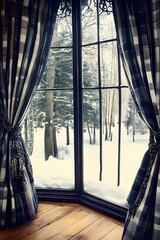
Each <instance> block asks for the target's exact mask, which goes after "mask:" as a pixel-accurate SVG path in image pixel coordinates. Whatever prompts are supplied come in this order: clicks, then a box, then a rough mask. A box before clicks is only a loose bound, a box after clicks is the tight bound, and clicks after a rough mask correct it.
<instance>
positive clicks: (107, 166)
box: [31, 128, 148, 205]
mask: <svg viewBox="0 0 160 240" xmlns="http://www.w3.org/2000/svg"><path fill="white" fill-rule="evenodd" d="M71 133H72V132H71ZM72 135H73V133H72ZM117 135H118V134H117V129H116V128H114V129H113V141H111V142H110V141H107V142H103V154H102V155H103V172H102V181H99V144H98V143H97V144H95V145H90V144H89V143H88V142H89V141H88V133H85V134H84V189H85V191H86V192H88V193H90V194H92V195H94V196H97V197H100V198H102V199H105V200H109V201H112V202H115V203H117V204H120V205H125V204H126V198H127V195H128V193H129V190H130V188H131V185H132V183H133V180H134V178H135V175H136V172H137V170H138V167H139V165H140V163H141V160H142V157H143V155H144V152H145V151H146V150H147V145H148V135H147V134H146V135H138V134H137V135H136V136H135V139H136V141H135V142H133V141H132V137H131V136H130V135H127V134H126V129H122V144H121V147H122V149H121V164H120V166H121V171H120V173H121V174H120V186H117V172H118V171H117V168H118V144H117V143H118V142H117V141H118V139H117V138H116V136H117ZM97 138H98V137H97ZM43 140H44V133H43V129H38V130H35V134H34V151H33V154H32V156H31V162H32V166H33V173H34V180H35V185H36V187H40V188H41V187H42V188H53V189H56V188H58V189H74V145H73V136H72V137H71V144H70V145H69V146H66V145H65V131H63V130H61V131H60V133H57V142H58V148H59V159H56V158H53V157H51V156H50V158H49V159H48V161H45V160H44V141H43ZM97 142H98V140H97Z"/></svg>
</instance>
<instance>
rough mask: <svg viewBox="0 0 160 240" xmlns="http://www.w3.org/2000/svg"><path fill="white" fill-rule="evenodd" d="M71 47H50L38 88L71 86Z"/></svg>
mask: <svg viewBox="0 0 160 240" xmlns="http://www.w3.org/2000/svg"><path fill="white" fill-rule="evenodd" d="M72 87H73V64H72V48H51V49H50V52H49V55H48V61H47V64H46V68H45V71H44V74H43V77H42V79H41V83H40V84H39V88H46V89H47V88H48V89H50V88H51V89H52V88H72Z"/></svg>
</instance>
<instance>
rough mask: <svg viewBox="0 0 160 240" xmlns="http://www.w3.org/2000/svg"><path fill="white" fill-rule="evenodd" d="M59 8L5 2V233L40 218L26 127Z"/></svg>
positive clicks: (46, 1) (1, 154)
mask: <svg viewBox="0 0 160 240" xmlns="http://www.w3.org/2000/svg"><path fill="white" fill-rule="evenodd" d="M59 2H60V1H59V0H56V1H52V0H1V1H0V38H1V39H0V228H4V227H6V226H17V225H20V224H22V223H25V222H26V221H28V220H31V219H33V217H34V216H35V214H36V212H37V208H38V201H37V195H36V191H35V187H34V180H33V174H32V166H31V163H30V160H29V157H28V154H27V152H26V148H25V145H24V142H23V139H22V136H21V123H22V121H23V119H24V116H25V114H26V111H27V109H28V107H29V104H30V101H31V99H32V97H33V95H34V94H35V91H36V88H37V85H38V83H39V81H40V79H41V76H42V73H43V69H44V66H45V63H46V57H47V55H48V51H49V47H50V43H51V38H52V32H53V29H54V23H55V19H56V14H57V10H58V7H59Z"/></svg>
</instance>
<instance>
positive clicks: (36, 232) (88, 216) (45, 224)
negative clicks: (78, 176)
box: [0, 202, 123, 240]
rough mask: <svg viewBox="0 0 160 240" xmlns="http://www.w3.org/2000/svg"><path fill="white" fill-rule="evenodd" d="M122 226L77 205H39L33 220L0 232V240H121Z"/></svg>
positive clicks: (120, 223)
mask: <svg viewBox="0 0 160 240" xmlns="http://www.w3.org/2000/svg"><path fill="white" fill-rule="evenodd" d="M122 231H123V223H122V222H120V221H117V220H115V219H113V218H110V217H107V216H106V215H104V214H102V213H99V212H96V211H94V210H92V209H89V208H87V207H85V206H82V205H80V204H72V203H71V204H69V203H50V202H47V203H46V202H45V203H44V202H40V203H39V211H38V214H37V215H36V217H35V219H34V220H33V221H31V222H29V223H27V224H25V225H23V226H21V227H18V228H12V229H6V230H0V240H18V239H23V240H47V239H50V240H53V239H54V240H67V239H71V240H76V239H77V240H80V239H82V240H99V239H102V240H120V239H121V236H122Z"/></svg>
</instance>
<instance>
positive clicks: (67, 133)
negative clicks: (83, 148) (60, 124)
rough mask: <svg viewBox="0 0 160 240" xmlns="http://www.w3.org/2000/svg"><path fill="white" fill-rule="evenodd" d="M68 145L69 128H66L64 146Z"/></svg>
mask: <svg viewBox="0 0 160 240" xmlns="http://www.w3.org/2000/svg"><path fill="white" fill-rule="evenodd" d="M69 144H70V140H69V126H66V145H69Z"/></svg>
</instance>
